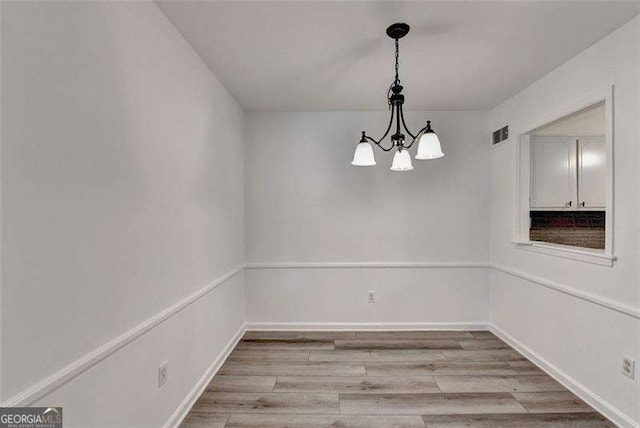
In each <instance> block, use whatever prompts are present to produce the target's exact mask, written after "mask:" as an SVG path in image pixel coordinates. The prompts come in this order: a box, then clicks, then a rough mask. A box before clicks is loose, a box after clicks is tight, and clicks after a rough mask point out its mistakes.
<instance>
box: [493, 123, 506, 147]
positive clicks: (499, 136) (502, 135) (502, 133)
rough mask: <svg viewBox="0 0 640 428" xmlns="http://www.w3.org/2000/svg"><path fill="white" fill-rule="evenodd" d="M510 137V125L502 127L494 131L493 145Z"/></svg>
mask: <svg viewBox="0 0 640 428" xmlns="http://www.w3.org/2000/svg"><path fill="white" fill-rule="evenodd" d="M507 139H509V127H508V126H505V127H504V128H500V129H498V130H497V131H494V132H493V140H492V141H493V142H492V144H493V145H496V144H498V143H500V142H502V141H504V140H507Z"/></svg>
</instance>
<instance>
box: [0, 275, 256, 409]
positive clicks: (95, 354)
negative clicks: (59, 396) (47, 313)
mask: <svg viewBox="0 0 640 428" xmlns="http://www.w3.org/2000/svg"><path fill="white" fill-rule="evenodd" d="M244 268H245V265H244V264H241V265H239V266H237V267H235V268H234V269H233V270H231V271H230V272H227V273H226V274H224V275H222V276H221V277H219V278H218V279H216V280H215V281H213V282H211V283H209V284H207V285H205V286H204V287H202V288H201V289H199V290H197V291H196V292H194V293H192V294H190V295H188V296H187V297H185V298H183V299H181V300H180V301H178V302H176V303H174V304H173V305H171V306H169V307H167V308H165V309H163V310H162V311H160V312H158V313H157V314H155V315H153V316H152V317H150V318H148V319H146V320H145V321H143V322H141V323H140V324H138V325H136V326H134V327H133V328H131V329H130V330H128V331H126V332H125V333H123V334H121V335H120V336H117V337H115V338H114V339H112V340H110V341H109V342H107V343H105V344H103V345H102V346H100V347H99V348H97V349H95V350H93V351H91V352H89V353H87V354H85V355H83V356H82V357H80V358H78V359H77V360H75V361H72V362H71V363H70V364H68V365H66V366H65V367H63V368H61V369H60V370H58V371H56V372H54V373H53V374H51V375H50V376H47V377H46V378H44V379H43V380H41V381H40V382H38V383H36V384H34V385H32V386H30V387H28V388H27V389H25V390H23V391H21V392H19V393H17V394H16V395H14V396H12V397H10V398H8V399H7V400H5V401H4V402H2V403H0V407H14V406H29V405H31V404H33V403H34V402H35V401H37V400H39V399H40V398H42V397H44V396H46V395H48V394H50V393H52V392H53V391H55V390H57V389H58V388H60V387H62V386H63V385H65V384H67V383H68V382H70V381H71V380H73V379H74V378H76V377H77V376H79V375H81V374H82V373H84V372H85V371H87V370H88V369H90V368H91V367H93V366H95V365H96V364H98V363H99V362H100V361H102V360H104V359H105V358H107V357H109V356H110V355H112V354H113V353H115V352H117V351H118V350H119V349H122V348H123V347H125V346H126V345H128V344H129V343H131V342H133V341H134V340H136V339H138V338H139V337H141V336H142V335H144V334H146V333H147V332H149V331H150V330H152V329H153V328H155V327H157V326H158V325H159V324H161V323H163V322H164V321H166V320H167V319H169V318H171V317H173V316H174V315H175V314H177V313H178V312H180V311H182V310H183V309H185V308H186V307H188V306H190V305H191V304H193V303H195V302H196V301H198V300H199V299H200V298H202V297H203V296H205V295H206V294H208V293H210V292H211V291H213V290H215V289H216V288H218V287H219V286H220V285H222V284H223V283H225V282H226V281H228V280H229V279H231V278H233V277H234V276H236V275H237V274H238V273H240V272H241V271H242V270H244Z"/></svg>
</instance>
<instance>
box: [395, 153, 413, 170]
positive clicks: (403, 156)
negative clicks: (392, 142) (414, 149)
mask: <svg viewBox="0 0 640 428" xmlns="http://www.w3.org/2000/svg"><path fill="white" fill-rule="evenodd" d="M412 169H413V165H411V156H410V155H409V151H408V150H398V151H397V152H396V154H395V155H394V156H393V162H392V163H391V171H411V170H412Z"/></svg>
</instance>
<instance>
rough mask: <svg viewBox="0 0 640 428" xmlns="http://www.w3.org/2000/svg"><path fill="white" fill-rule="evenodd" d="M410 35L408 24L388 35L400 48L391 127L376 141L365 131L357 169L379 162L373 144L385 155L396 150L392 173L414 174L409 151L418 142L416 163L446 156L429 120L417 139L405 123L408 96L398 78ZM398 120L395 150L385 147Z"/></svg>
mask: <svg viewBox="0 0 640 428" xmlns="http://www.w3.org/2000/svg"><path fill="white" fill-rule="evenodd" d="M408 32H409V26H408V25H407V24H404V23H397V24H393V25H391V26H390V27H389V28H387V35H388V36H389V37H391V38H392V39H394V40H395V44H396V75H395V79H394V80H393V83H391V86H390V87H389V90H388V91H387V99H388V102H389V110H391V118H390V119H389V125H388V126H387V130H386V131H385V133H384V135H383V136H382V137H381V138H380V139H379V140H375V139H373V138H371V137H370V136H368V135H367V133H366V131H362V138H360V142H359V143H358V145H357V146H356V152H355V154H354V156H353V161H352V162H351V165H355V166H372V165H375V164H376V160H375V158H374V156H373V147H372V146H371V143H373V144H375V145H376V146H378V147H379V148H381V149H382V150H383V151H385V152H389V151H391V150H394V149H395V150H396V153H395V155H394V156H393V162H392V163H391V171H411V170H412V169H413V165H411V156H410V155H409V149H410V148H411V147H412V146H413V143H415V142H416V140H418V141H419V142H418V151H417V153H416V159H438V158H441V157H442V156H444V153H442V148H441V147H440V140H439V139H438V136H437V135H436V133H435V132H434V131H433V129H431V121H430V120H427V124H426V126H425V127H424V128H422V129H421V130H419V131H418V132H417V133H416V134H415V135H414V134H413V133H411V131H410V130H409V128H408V127H407V124H406V123H405V122H404V114H403V112H402V105H403V104H404V95H402V85H400V76H399V75H398V53H399V49H398V45H399V44H398V41H399V40H400V39H401V38H403V37H404V36H406V35H407V33H408ZM394 119H395V125H396V128H395V133H394V134H393V135H391V146H390V147H385V146H384V145H383V144H382V140H384V139H385V138H386V137H387V135H389V133H390V132H391V128H392V126H393V122H394ZM402 129H404V131H405V132H406V133H407V134H408V136H409V137H405V135H404V134H403V133H402ZM405 138H406V139H407V140H408V139H409V138H410V139H411V142H410V143H408V144H407V143H406V142H405V141H406V140H405Z"/></svg>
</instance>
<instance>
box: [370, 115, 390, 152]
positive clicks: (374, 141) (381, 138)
mask: <svg viewBox="0 0 640 428" xmlns="http://www.w3.org/2000/svg"><path fill="white" fill-rule="evenodd" d="M394 113H395V109H393V108H392V109H391V117H390V118H389V125H388V126H387V130H386V131H385V132H384V135H383V136H382V137H380V139H379V140H375V139H373V138H371V137H369V136H368V135H367V136H366V138H367V139H368V140H370V141H371V142H373V143H374V144H375V145H376V146H378V147H380V148H381V149H382V150H384V151H385V152H388V151H390V150H391V149H393V145H391V147H390V148H388V149H385V148H384V147H382V145H381V144H380V143H381V142H382V140H384V139H385V137H386V136H387V135H389V131H391V125H393V118H394Z"/></svg>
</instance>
